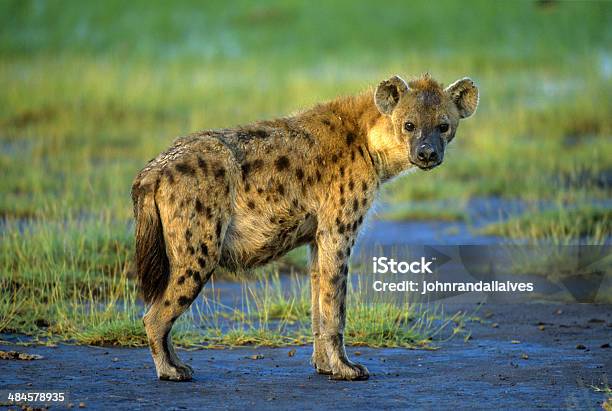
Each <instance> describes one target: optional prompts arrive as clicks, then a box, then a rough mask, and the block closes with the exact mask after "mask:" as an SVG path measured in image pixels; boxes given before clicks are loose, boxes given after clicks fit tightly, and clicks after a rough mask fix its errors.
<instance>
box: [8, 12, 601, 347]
mask: <svg viewBox="0 0 612 411" xmlns="http://www.w3.org/2000/svg"><path fill="white" fill-rule="evenodd" d="M611 11H612V4H610V3H609V2H558V3H554V4H553V5H552V6H550V7H540V6H538V3H537V2H533V1H515V2H489V1H473V2H468V3H461V2H454V1H443V2H412V3H410V4H406V3H405V2H400V1H396V2H392V3H389V4H386V5H385V7H381V6H380V5H379V4H376V3H372V2H349V1H340V2H330V3H327V4H320V5H318V6H317V7H313V6H312V5H309V4H308V3H301V2H294V1H289V2H284V1H283V2H281V1H271V2H266V3H265V4H254V3H252V2H246V1H240V2H237V3H236V4H233V5H232V6H231V7H227V4H226V3H221V2H217V1H212V2H206V3H202V2H194V1H185V2H180V3H162V2H156V3H153V4H151V3H149V2H144V1H135V2H130V3H129V4H124V3H123V2H118V1H107V2H99V3H96V2H88V3H83V2H76V1H61V2H60V1H57V0H52V1H46V2H37V1H3V2H0V89H1V90H2V93H0V107H2V110H0V170H2V178H1V179H0V219H2V221H3V222H2V224H1V225H0V251H1V252H0V282H1V283H2V284H1V285H2V289H3V290H9V291H10V292H9V293H2V294H1V295H0V330H5V331H6V330H13V331H18V332H23V333H27V334H31V335H36V336H39V337H44V336H53V337H54V338H60V339H72V340H75V341H79V342H82V343H91V344H106V343H120V344H124V345H140V344H142V343H143V334H142V329H141V328H140V325H139V324H140V323H139V322H140V315H141V308H140V306H139V305H138V304H137V296H136V290H135V289H134V284H133V281H132V280H131V278H132V277H131V275H132V271H133V269H132V267H131V260H132V231H131V228H130V227H131V226H130V220H131V213H132V208H131V204H130V195H129V189H130V185H131V180H132V178H133V177H134V175H135V174H136V173H137V172H138V170H139V169H140V168H141V167H142V166H143V165H144V164H145V163H146V161H147V160H149V159H150V158H152V157H154V156H155V155H157V154H158V153H159V152H160V151H162V150H163V149H165V148H166V147H167V146H168V145H169V144H170V142H171V141H172V140H173V138H174V137H176V136H179V135H184V134H187V133H190V132H192V131H195V130H199V129H209V128H219V127H230V126H235V125H238V124H245V123H248V122H251V121H254V120H257V119H262V118H270V117H275V116H279V115H285V114H288V113H292V112H295V111H296V110H299V109H302V108H304V107H308V106H310V105H312V104H314V103H316V102H318V101H321V100H326V99H330V98H333V97H335V96H337V95H340V94H350V93H356V92H359V91H361V90H363V89H366V88H368V87H371V86H373V85H375V84H377V83H378V82H379V81H380V80H382V79H384V78H387V77H388V76H389V75H391V74H394V73H400V74H402V75H405V76H407V77H409V76H413V75H417V74H420V73H422V72H425V71H429V72H430V73H431V74H432V75H433V76H434V77H435V78H437V79H439V80H441V81H443V82H445V83H447V84H448V83H449V82H451V81H454V80H455V79H457V78H459V77H462V76H466V75H469V76H471V77H472V78H474V79H475V81H476V82H477V83H478V85H479V87H480V90H481V100H480V106H479V108H478V111H477V113H476V114H475V116H474V117H473V118H471V119H469V120H467V121H465V122H464V124H462V125H461V127H460V129H459V132H458V135H457V137H456V139H455V141H453V143H452V144H451V145H450V146H449V151H448V152H447V155H446V157H445V164H444V165H443V166H442V167H440V168H438V169H435V170H433V171H431V172H429V173H423V172H417V173H415V174H413V175H411V176H408V177H404V178H401V179H397V180H395V181H394V182H392V183H391V184H389V185H388V186H387V187H386V189H385V190H384V192H383V198H384V199H385V200H387V201H389V202H391V203H393V204H395V205H396V207H397V208H396V209H392V210H394V211H392V212H391V214H390V215H389V218H393V219H404V218H427V219H429V218H432V219H461V218H463V210H462V209H461V204H464V201H465V200H467V199H469V198H471V197H475V196H485V197H486V196H499V197H505V198H520V199H526V200H537V199H551V200H553V201H561V202H563V204H568V205H571V206H572V207H573V208H574V209H575V210H577V211H575V212H573V214H572V215H568V216H565V215H563V214H562V213H561V212H559V215H552V216H550V215H547V214H541V213H539V212H537V213H536V212H535V211H534V214H530V215H528V216H525V217H524V219H523V220H520V221H512V222H509V223H507V224H506V225H502V226H497V227H496V228H493V227H490V228H489V230H492V231H495V230H497V231H498V232H499V233H503V235H508V236H517V237H521V236H524V235H527V236H532V235H533V236H538V237H544V238H549V239H553V240H555V239H565V240H567V239H571V238H573V237H574V236H583V235H586V236H590V237H592V238H593V239H594V241H602V239H604V238H606V237H609V236H610V223H609V214H606V213H608V212H607V211H605V210H604V211H602V212H603V213H604V214H603V216H604V217H605V218H604V217H601V215H600V214H597V215H595V216H594V214H593V213H592V211H591V210H590V208H589V207H588V205H589V204H590V202H592V201H593V200H594V199H609V198H610V187H609V185H605V184H603V185H602V184H601V180H602V176H604V177H605V176H606V175H609V173H610V171H611V170H612V140H611V139H610V134H611V131H612V122H611V118H610V115H609V114H610V112H612V110H611V107H610V95H611V94H612V82H611V81H610V76H611V73H610V70H611V68H610V65H611V63H610V60H611V58H612V50H611V48H610V44H612V28H610V25H609V24H608V20H609V19H608V17H607V16H609V15H610V12H611ZM604 180H605V178H604ZM423 200H425V201H431V202H435V201H438V200H450V203H452V204H459V205H458V206H453V207H428V206H418V205H415V204H416V203H415V202H416V201H423ZM407 201H410V202H412V203H411V205H399V206H398V205H397V204H400V203H405V202H407ZM425 204H429V203H425ZM557 217H559V218H562V219H561V220H559V219H558V218H557ZM600 217H601V218H600ZM602 218H603V219H602ZM573 219H579V220H580V221H581V223H580V224H578V225H576V224H574V223H573V221H574V220H573ZM305 261H306V252H305V250H304V249H303V248H302V249H300V250H297V251H296V252H294V253H292V254H291V255H290V256H288V258H287V259H286V260H285V264H287V266H289V267H296V266H297V267H303V266H304V264H305ZM257 298H260V297H257ZM261 298H263V297H261ZM275 298H276V299H275ZM266 301H268V300H266ZM253 304H254V302H253ZM262 304H263V305H261V304H260V305H258V306H254V307H253V308H252V310H251V311H250V313H251V314H250V315H249V316H247V317H240V315H244V313H242V314H239V313H237V312H231V315H233V316H234V317H235V318H234V317H232V318H233V319H232V321H234V322H236V328H235V330H234V331H232V332H230V333H224V332H222V331H224V330H222V329H221V328H219V327H217V326H215V324H208V325H209V326H210V331H208V332H209V334H207V335H208V337H207V338H209V342H210V343H211V344H217V343H219V344H226V343H227V344H229V345H235V344H240V343H244V342H255V343H267V342H270V341H273V342H274V344H285V343H290V342H303V341H306V340H307V339H308V338H309V337H308V335H309V334H308V330H307V329H306V328H304V329H300V328H299V327H298V328H297V329H296V328H295V327H294V324H295V323H296V322H299V321H298V320H300V319H303V317H304V316H305V311H306V309H307V305H305V303H304V301H303V296H302V295H301V294H299V295H297V294H296V295H294V296H293V297H291V298H289V299H286V298H285V297H283V298H280V297H279V296H276V297H274V298H272V297H270V300H269V301H268V302H265V303H262ZM362 308H363V307H361V306H360V305H359V304H357V305H356V310H354V312H353V314H351V315H352V316H354V317H351V318H350V319H349V326H351V325H350V324H351V322H353V323H355V324H357V325H358V326H359V327H360V328H354V329H353V331H352V334H351V337H350V338H351V339H352V340H351V341H353V342H354V343H360V342H363V341H367V342H368V344H378V345H385V344H391V345H393V344H399V345H401V344H404V343H405V344H407V342H406V341H413V340H414V341H418V340H419V339H421V338H423V337H424V336H426V335H427V332H428V331H427V326H426V325H427V324H429V322H428V320H427V316H426V315H424V314H422V313H421V314H419V313H410V314H408V313H407V314H406V315H408V317H402V316H401V315H400V317H399V320H397V321H395V322H387V318H397V315H396V314H398V313H395V312H390V311H389V310H392V308H390V307H383V306H378V307H374V308H372V309H369V308H363V309H364V310H365V311H363V312H361V311H360V310H361V309H362ZM226 314H227V310H226V309H223V310H221V311H219V312H218V315H217V317H215V316H213V317H212V318H224V316H225V315H226ZM194 315H195V314H194ZM412 315H414V317H411V316H412ZM270 316H271V317H274V318H275V320H274V321H272V322H270V321H268V322H266V321H263V320H264V319H266V318H271V317H270ZM279 318H280V319H281V320H282V321H279ZM38 320H41V321H38ZM47 320H49V322H50V325H49V327H42V328H41V326H40V324H41V323H44V321H47ZM389 321H390V320H389ZM262 322H263V324H267V326H266V327H267V328H266V327H262V326H260V324H261V323H262ZM292 323H293V325H291V324H292ZM37 324H38V325H37ZM181 324H183V323H181ZM186 324H187V322H185V323H184V324H183V325H181V326H180V327H178V328H179V330H178V331H177V333H176V338H177V339H179V341H181V343H182V344H184V345H189V344H195V341H196V339H198V341H200V340H199V339H200V338H201V335H202V334H201V333H202V330H197V331H198V332H197V333H195V334H194V330H193V329H191V328H190V327H188V326H187V325H186ZM279 324H281V325H283V327H285V325H287V326H288V328H287V327H285V328H281V329H280V330H279V329H277V328H275V327H278V326H279ZM414 324H424V325H425V326H424V329H423V330H425V331H423V330H420V331H418V332H417V331H409V330H410V327H412V326H413V325H414ZM251 325H252V327H251ZM289 325H290V326H289ZM351 327H352V326H351ZM377 327H381V328H377ZM417 328H418V327H417ZM430 328H431V325H430ZM287 330H289V331H287ZM394 330H395V331H394ZM196 335H197V336H198V337H197V338H196V337H194V336H196ZM381 336H382V337H381Z"/></svg>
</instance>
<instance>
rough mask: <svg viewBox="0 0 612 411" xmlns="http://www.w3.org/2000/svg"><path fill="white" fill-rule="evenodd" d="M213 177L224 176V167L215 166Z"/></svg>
mask: <svg viewBox="0 0 612 411" xmlns="http://www.w3.org/2000/svg"><path fill="white" fill-rule="evenodd" d="M215 177H216V178H219V179H221V178H223V177H225V168H223V167H219V168H217V169H216V170H215Z"/></svg>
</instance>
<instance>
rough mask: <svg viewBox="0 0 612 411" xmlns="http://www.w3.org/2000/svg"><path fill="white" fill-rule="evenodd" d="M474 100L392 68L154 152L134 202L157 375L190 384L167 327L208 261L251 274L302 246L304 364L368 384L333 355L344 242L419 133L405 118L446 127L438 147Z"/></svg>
mask: <svg viewBox="0 0 612 411" xmlns="http://www.w3.org/2000/svg"><path fill="white" fill-rule="evenodd" d="M474 93H476V95H475V97H474ZM474 101H475V102H476V103H477V89H476V88H475V86H474V85H473V83H472V82H471V80H467V79H464V80H460V81H459V82H456V83H454V85H453V86H451V87H450V88H447V89H443V88H442V87H441V85H440V84H438V83H437V82H435V81H434V80H432V79H431V78H430V77H428V76H424V77H421V78H419V79H416V80H414V81H413V82H411V83H406V82H404V81H403V80H401V79H400V78H399V77H397V76H395V77H392V78H391V79H389V80H386V81H384V82H382V83H381V84H380V85H379V86H378V87H377V89H376V91H373V90H370V91H367V92H364V93H362V94H360V95H357V96H353V97H345V98H339V99H336V100H334V101H331V102H327V103H323V104H319V105H317V106H315V107H314V108H312V109H309V110H306V111H304V112H302V113H300V114H297V115H294V116H291V117H285V118H281V119H277V120H272V121H262V122H258V123H255V124H252V125H249V126H245V127H239V128H234V129H225V130H212V131H204V132H199V133H195V134H192V135H190V136H187V137H182V138H179V139H178V140H176V141H175V143H174V144H173V145H172V146H171V147H170V148H169V149H168V150H167V151H165V152H164V153H162V154H160V155H159V156H158V157H157V158H155V159H153V160H151V161H150V162H149V163H148V164H147V166H146V167H145V168H144V169H143V170H142V171H141V172H140V173H139V174H138V176H137V177H136V179H135V181H134V184H133V187H132V197H133V201H134V213H135V218H136V263H137V267H138V276H139V279H140V286H141V289H142V293H143V297H144V299H145V301H146V302H147V303H148V304H149V305H150V307H149V309H148V311H147V314H146V315H145V317H144V324H145V329H146V332H147V336H148V341H149V345H150V347H151V353H152V355H153V359H154V362H155V366H156V369H157V374H158V376H159V378H161V379H169V380H177V381H182V380H189V379H190V378H191V376H192V373H193V370H192V369H191V367H189V366H188V365H186V364H184V363H183V362H181V361H180V360H179V358H178V356H177V355H176V353H175V352H174V349H173V347H172V343H171V340H170V330H171V328H172V325H173V323H174V322H175V321H176V319H177V318H178V317H179V316H180V315H181V314H182V313H183V312H185V310H187V309H188V307H189V306H190V305H191V303H192V302H193V300H194V299H195V298H196V297H197V295H198V294H199V292H200V290H201V289H202V287H203V286H204V284H205V283H206V282H207V281H208V279H209V278H210V277H211V275H212V274H213V273H214V271H215V269H216V268H217V267H223V268H226V269H229V270H245V269H250V268H253V267H256V266H259V265H262V264H265V263H267V262H269V261H272V260H274V259H277V258H278V257H280V256H282V255H283V254H285V253H286V252H288V251H289V250H291V249H294V248H296V247H298V246H300V245H303V244H308V245H309V246H310V248H311V291H312V293H311V295H312V330H313V336H314V352H313V356H312V363H313V365H314V366H315V368H316V370H317V371H318V372H319V373H324V374H330V375H331V376H332V377H333V378H336V379H347V380H355V379H365V378H367V377H368V371H367V369H366V368H365V367H363V366H361V365H359V364H356V363H353V362H351V361H350V360H349V359H348V358H347V355H346V352H345V349H344V337H343V332H344V326H345V318H346V290H347V276H348V260H349V258H350V255H351V250H352V247H353V246H354V244H355V240H356V237H357V235H358V233H359V230H360V227H361V226H362V224H363V222H364V219H365V218H366V215H367V213H368V210H369V208H370V206H371V204H372V201H373V200H374V197H375V195H376V192H377V191H378V189H379V187H380V185H381V183H383V182H385V181H387V180H389V179H390V178H392V177H395V176H396V175H398V174H400V173H401V172H403V171H405V170H406V169H408V168H411V167H412V162H411V155H412V154H411V153H412V151H413V150H412V146H413V145H414V144H415V141H416V142H417V143H418V141H419V140H418V138H416V139H415V137H414V135H412V134H410V135H409V134H407V133H406V132H405V131H404V128H403V124H404V122H405V121H406V119H407V118H409V117H410V119H411V121H414V122H417V123H419V125H420V126H421V128H422V130H424V131H422V132H421V137H422V135H423V133H425V131H426V130H433V129H434V128H435V126H436V124H437V123H438V122H439V121H441V120H440V119H442V118H443V119H444V121H447V122H449V124H450V130H449V132H448V134H447V135H441V134H440V135H436V136H437V138H439V139H441V141H443V143H444V145H445V144H446V143H448V142H449V141H450V140H451V139H452V137H453V136H454V134H455V131H456V128H457V123H458V121H459V119H460V118H464V117H467V115H469V114H471V113H472V112H473V111H474V110H475V103H474ZM419 138H420V137H419Z"/></svg>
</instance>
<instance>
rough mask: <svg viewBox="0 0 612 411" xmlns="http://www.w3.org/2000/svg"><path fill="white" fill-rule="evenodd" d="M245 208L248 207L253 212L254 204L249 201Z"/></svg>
mask: <svg viewBox="0 0 612 411" xmlns="http://www.w3.org/2000/svg"><path fill="white" fill-rule="evenodd" d="M247 206H248V207H249V208H250V209H251V210H255V203H254V202H252V201H249V202H248V203H247Z"/></svg>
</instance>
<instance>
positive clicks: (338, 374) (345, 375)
mask: <svg viewBox="0 0 612 411" xmlns="http://www.w3.org/2000/svg"><path fill="white" fill-rule="evenodd" d="M369 377H370V373H369V372H368V369H367V368H366V367H364V366H363V365H361V364H357V363H354V362H351V361H349V360H343V361H338V362H337V363H336V364H335V367H333V369H332V373H331V375H330V377H329V378H330V379H331V380H347V381H361V380H367V379H368V378H369Z"/></svg>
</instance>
